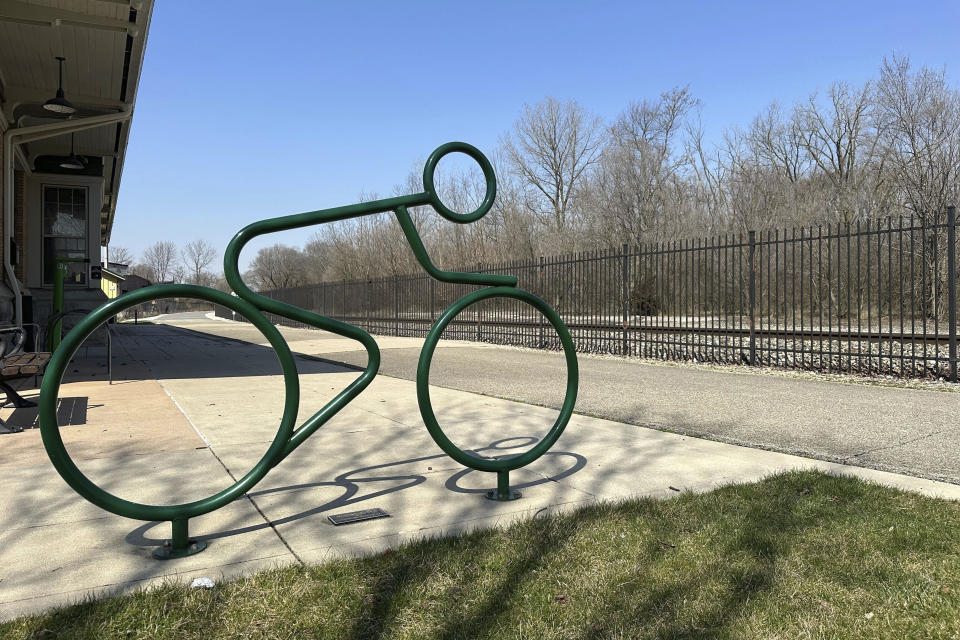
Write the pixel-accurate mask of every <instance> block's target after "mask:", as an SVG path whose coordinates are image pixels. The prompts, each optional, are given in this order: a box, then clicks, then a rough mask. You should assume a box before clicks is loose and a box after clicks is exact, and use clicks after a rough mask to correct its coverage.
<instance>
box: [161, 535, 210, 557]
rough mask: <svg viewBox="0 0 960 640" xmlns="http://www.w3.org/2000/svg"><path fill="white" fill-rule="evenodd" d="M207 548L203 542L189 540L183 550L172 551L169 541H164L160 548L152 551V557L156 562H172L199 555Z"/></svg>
mask: <svg viewBox="0 0 960 640" xmlns="http://www.w3.org/2000/svg"><path fill="white" fill-rule="evenodd" d="M206 548H207V543H206V541H204V540H191V541H190V543H189V544H188V545H187V546H186V548H185V549H174V548H173V544H172V543H171V542H170V540H164V542H163V546H162V547H157V548H156V549H154V550H153V557H154V558H156V559H157V560H173V559H175V558H186V557H187V556H192V555H195V554H197V553H200V552H201V551H203V550H204V549H206Z"/></svg>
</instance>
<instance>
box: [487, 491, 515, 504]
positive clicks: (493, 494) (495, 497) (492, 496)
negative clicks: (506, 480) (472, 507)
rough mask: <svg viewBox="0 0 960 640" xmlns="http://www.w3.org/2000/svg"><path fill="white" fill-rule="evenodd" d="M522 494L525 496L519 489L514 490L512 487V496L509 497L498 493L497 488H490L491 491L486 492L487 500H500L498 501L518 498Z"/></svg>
mask: <svg viewBox="0 0 960 640" xmlns="http://www.w3.org/2000/svg"><path fill="white" fill-rule="evenodd" d="M522 496H523V494H522V493H520V492H519V491H514V490H512V489H511V490H510V497H509V498H504V497H501V496H500V494H499V493H497V490H496V489H490V491H487V493H486V498H487V500H496V501H498V502H509V501H510V500H517V499H518V498H521V497H522Z"/></svg>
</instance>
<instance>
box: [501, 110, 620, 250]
mask: <svg viewBox="0 0 960 640" xmlns="http://www.w3.org/2000/svg"><path fill="white" fill-rule="evenodd" d="M603 139H604V136H603V130H602V127H601V122H600V119H599V118H598V117H596V116H594V115H593V114H591V113H589V112H588V111H587V110H586V109H584V108H583V107H582V106H580V104H579V103H577V102H576V101H575V100H569V101H567V102H559V101H558V100H556V99H554V98H547V99H546V100H544V101H543V102H540V103H538V104H536V105H533V106H530V105H524V110H523V115H521V116H520V119H519V120H517V122H516V123H515V124H514V127H513V131H512V132H510V133H507V134H506V135H505V136H504V137H503V139H502V146H503V150H504V156H505V158H506V160H507V162H508V164H509V167H510V169H511V170H512V171H513V172H514V173H515V174H516V177H517V181H518V183H519V185H520V186H521V188H522V189H523V190H524V194H525V196H526V197H525V199H524V205H525V206H526V208H527V209H528V210H529V211H530V213H532V214H533V215H534V216H536V217H537V218H538V219H539V220H540V221H541V222H542V223H544V224H545V225H547V226H548V227H549V228H550V229H551V230H552V231H553V232H555V233H557V234H558V235H559V236H561V237H562V236H565V235H566V234H567V233H568V232H569V231H570V228H571V226H572V224H571V216H572V213H573V207H572V204H573V200H574V198H575V197H576V196H577V195H578V194H579V192H580V191H581V190H582V188H583V187H584V183H585V181H586V178H587V173H588V172H589V171H590V169H591V168H592V167H593V166H594V165H595V164H596V163H597V161H598V160H599V158H600V150H601V148H602V145H603Z"/></svg>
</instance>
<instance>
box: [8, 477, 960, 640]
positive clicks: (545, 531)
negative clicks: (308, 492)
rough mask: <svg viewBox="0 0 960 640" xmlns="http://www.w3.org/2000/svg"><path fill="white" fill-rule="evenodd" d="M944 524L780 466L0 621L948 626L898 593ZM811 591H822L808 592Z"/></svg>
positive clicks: (476, 630)
mask: <svg viewBox="0 0 960 640" xmlns="http://www.w3.org/2000/svg"><path fill="white" fill-rule="evenodd" d="M890 519H895V520H893V521H895V522H896V523H897V528H900V527H901V526H902V528H903V529H904V531H905V532H907V531H909V538H904V539H903V540H898V539H897V538H896V536H886V535H885V536H883V537H866V538H863V537H861V536H862V535H863V532H864V531H867V530H869V529H871V528H874V529H876V528H878V527H876V526H875V525H877V523H878V522H879V523H882V525H883V526H882V527H880V529H881V530H882V531H884V532H886V531H887V526H886V525H887V521H888V520H890ZM958 526H960V509H957V508H956V506H955V505H951V504H949V503H944V502H939V501H936V500H931V499H927V498H921V497H918V496H915V495H909V494H901V493H898V492H896V491H893V490H889V489H884V488H880V487H876V486H872V485H867V484H864V483H862V482H860V481H857V480H854V479H850V478H835V477H830V476H826V475H824V474H820V473H813V472H790V473H785V474H781V475H779V476H775V477H772V478H769V479H767V480H764V481H762V482H759V483H755V484H750V485H739V486H733V487H726V488H723V489H719V490H717V491H714V492H711V493H709V494H703V495H694V494H683V495H681V496H679V497H677V498H675V499H672V500H667V501H655V500H650V499H645V500H638V501H629V502H626V503H623V504H619V505H611V504H600V505H594V506H590V507H587V508H583V509H580V510H577V511H575V512H571V513H567V514H554V515H548V516H543V517H538V518H533V519H530V520H526V521H521V522H517V523H515V524H513V525H511V526H509V527H507V528H506V529H494V530H486V531H479V532H474V533H471V534H469V535H465V536H460V537H457V538H446V539H427V540H422V541H418V542H415V543H410V544H405V545H402V546H401V547H399V548H397V549H395V550H393V551H390V552H386V553H382V554H378V555H375V556H368V557H363V558H356V559H344V560H338V561H336V562H333V563H330V564H326V565H320V566H316V567H310V568H301V567H294V568H289V569H282V570H276V571H273V572H267V573H264V574H258V575H256V576H253V577H250V578H247V579H244V580H240V581H236V582H227V583H224V584H221V585H219V586H217V587H216V588H215V589H213V590H210V591H196V590H187V589H182V588H174V587H164V588H161V589H157V590H154V591H150V592H147V593H140V594H136V595H133V596H128V597H125V598H121V599H117V600H109V601H100V602H95V603H87V604H83V605H79V606H75V607H70V608H64V609H59V610H55V611H51V612H49V613H47V614H43V615H41V616H37V617H35V618H32V619H29V620H26V621H20V622H14V623H12V624H11V625H8V626H7V627H6V630H7V631H22V632H23V635H12V634H11V635H8V636H6V637H35V636H34V635H33V634H35V633H36V632H37V631H38V630H40V629H47V630H50V632H51V633H52V635H49V636H47V637H70V638H94V637H113V636H111V635H110V633H111V632H114V633H115V632H117V631H118V630H122V629H133V630H134V633H133V634H128V635H129V637H147V636H146V634H145V633H141V631H143V630H146V629H149V637H158V638H201V637H202V638H215V637H241V636H243V637H257V638H267V637H270V638H274V637H317V638H350V639H357V640H359V639H367V638H382V637H403V638H428V639H444V640H448V639H449V640H452V639H454V638H492V637H530V638H544V639H549V640H559V639H560V638H611V637H613V638H626V637H630V638H658V639H673V640H678V639H680V638H732V637H737V638H750V639H759V638H768V637H774V636H776V637H795V636H797V637H799V636H804V635H806V636H809V635H810V633H811V631H812V630H816V631H815V632H814V635H815V636H816V637H852V636H856V637H885V638H894V637H919V636H923V637H935V636H937V632H939V631H949V630H951V629H956V627H957V610H958V608H960V601H958V599H957V598H955V597H954V596H952V595H951V596H947V597H945V598H946V599H944V598H941V601H942V602H945V603H946V604H945V605H943V607H942V608H940V609H933V610H925V611H911V610H906V609H904V608H902V607H901V604H902V600H903V599H904V598H911V597H913V596H911V595H908V594H911V593H913V592H914V591H915V590H916V588H917V587H916V584H915V583H914V582H913V581H912V580H913V578H916V579H917V580H920V579H923V580H926V581H932V583H933V585H934V587H935V589H936V592H937V593H941V590H940V589H939V586H940V584H943V582H942V581H944V580H950V579H951V576H952V575H953V566H954V565H953V564H951V562H952V558H955V557H956V555H957V553H958V551H960V549H958V547H960V542H958V541H957V540H955V539H954V540H952V541H951V542H950V543H949V544H946V542H947V541H946V540H945V538H944V536H943V535H942V532H943V531H944V530H951V529H955V528H957V527H958ZM908 539H909V544H905V541H906V540H908ZM865 541H866V542H867V543H869V544H871V545H872V547H873V550H874V551H875V552H876V553H875V554H874V556H873V561H874V562H883V563H885V564H884V565H883V566H884V567H888V571H889V573H888V575H889V577H890V580H888V581H887V582H885V583H880V582H877V581H876V580H873V579H871V578H870V572H869V571H868V572H866V573H867V574H868V575H866V576H864V575H863V574H864V573H865V571H864V569H865V567H864V562H863V557H864V549H863V544H864V542H865ZM908 557H909V558H910V562H909V563H907V562H905V560H906V559H907V558H908ZM791 568H792V570H791ZM894 569H895V570H894ZM873 571H874V572H875V571H877V569H876V568H874V569H873ZM938 581H940V582H938ZM825 584H826V585H831V590H829V591H823V585H825ZM275 592H278V593H275ZM798 593H799V594H801V595H800V597H795V596H796V594H798ZM943 593H952V592H951V591H949V590H946V591H943ZM819 598H827V599H829V600H832V601H831V602H829V603H827V604H828V605H829V606H826V607H818V606H816V604H815V603H816V601H817V600H818V599H819ZM887 598H891V599H892V602H893V603H894V604H896V605H897V606H896V607H894V608H890V609H888V610H886V611H884V612H883V614H882V615H883V619H882V624H880V625H879V626H874V627H872V628H871V629H872V631H871V630H868V629H865V628H864V627H863V626H862V625H863V624H864V619H865V618H864V615H863V611H865V610H866V611H873V610H874V609H873V608H874V607H881V608H882V607H883V604H882V603H883V602H884V601H885V599H887ZM950 598H952V599H950ZM939 603H940V602H939V601H938V603H934V604H939ZM864 607H870V608H866V609H865V608H864ZM879 617H880V616H879V615H878V618H879ZM262 621H266V622H263V624H261V622H262ZM14 625H18V626H14ZM4 630H5V628H4V626H3V625H0V632H2V631H4ZM238 630H241V631H242V633H241V632H240V631H238ZM874 631H875V632H876V633H873V632H874ZM121 637H122V636H121ZM941 637H946V636H941Z"/></svg>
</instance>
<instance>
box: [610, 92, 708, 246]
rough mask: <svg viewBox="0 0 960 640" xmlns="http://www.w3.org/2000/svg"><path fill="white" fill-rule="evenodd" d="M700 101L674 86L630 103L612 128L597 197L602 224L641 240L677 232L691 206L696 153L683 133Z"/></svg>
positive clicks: (618, 233)
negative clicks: (689, 183)
mask: <svg viewBox="0 0 960 640" xmlns="http://www.w3.org/2000/svg"><path fill="white" fill-rule="evenodd" d="M696 106H697V101H696V100H695V99H694V98H693V97H692V96H691V94H690V91H689V89H687V88H675V89H671V90H670V91H667V92H665V93H663V94H661V96H660V99H659V100H658V101H656V102H648V101H643V102H636V103H633V104H631V105H630V106H629V107H628V108H627V110H626V111H624V112H623V113H622V114H620V117H619V118H617V120H616V122H614V124H613V126H612V127H611V128H610V138H611V142H610V144H609V145H608V146H607V147H606V148H605V149H604V150H603V154H602V158H601V161H600V165H599V169H598V171H597V174H596V181H595V184H594V189H593V195H594V197H593V201H594V205H595V206H596V208H597V209H598V210H599V211H598V212H599V214H600V218H601V224H604V225H605V226H606V227H608V228H609V229H610V230H611V231H615V232H616V235H617V237H618V238H620V239H621V241H622V240H623V239H625V238H629V239H630V240H631V241H632V242H634V243H638V244H639V243H641V242H648V241H652V240H663V239H664V238H665V237H666V236H667V235H672V234H674V233H676V231H677V229H676V224H677V223H678V222H679V221H680V220H681V218H682V217H683V216H684V214H685V213H686V212H687V211H688V209H689V208H688V207H687V206H686V204H687V203H686V202H684V200H685V192H686V191H687V189H686V185H685V180H684V177H683V173H684V170H685V168H687V167H689V166H690V164H691V158H690V157H689V155H688V154H687V146H686V145H684V144H683V143H682V142H683V141H682V140H681V136H682V135H683V134H684V133H685V132H686V131H687V127H685V126H684V125H685V123H686V118H687V116H688V115H689V114H690V112H691V111H692V110H693V109H694V108H696Z"/></svg>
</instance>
